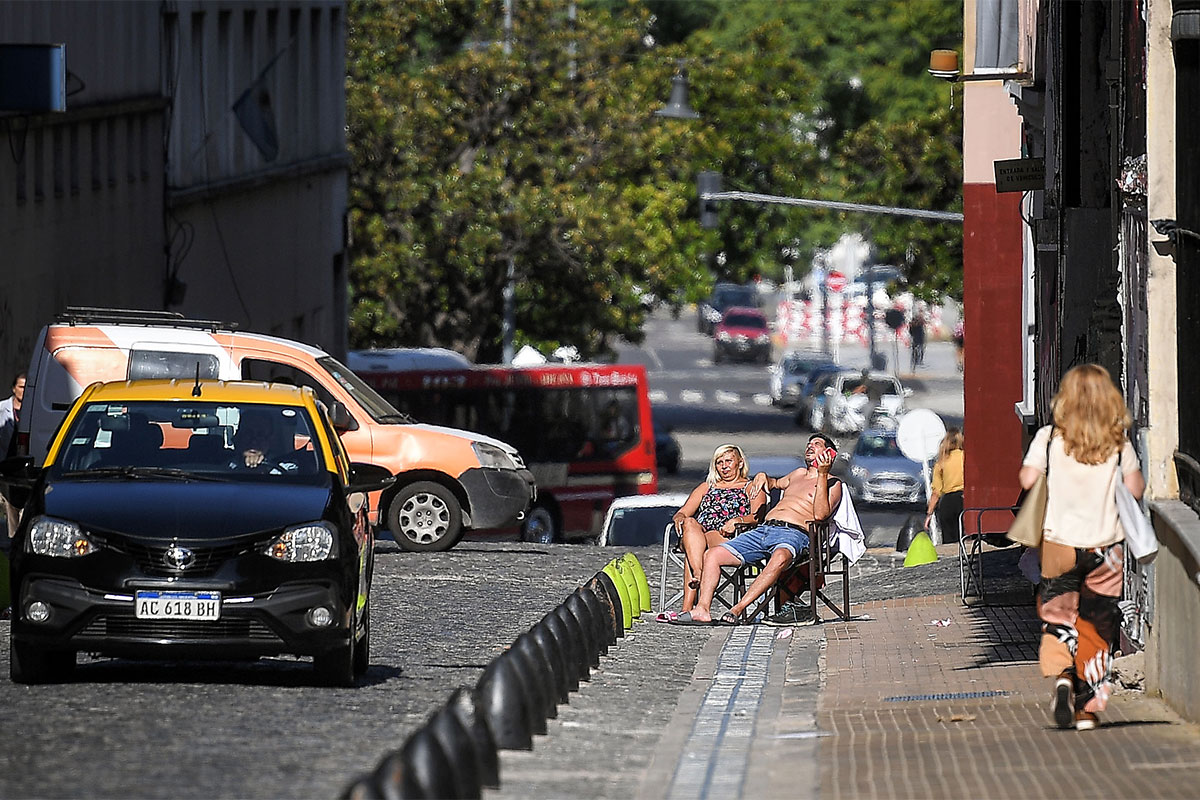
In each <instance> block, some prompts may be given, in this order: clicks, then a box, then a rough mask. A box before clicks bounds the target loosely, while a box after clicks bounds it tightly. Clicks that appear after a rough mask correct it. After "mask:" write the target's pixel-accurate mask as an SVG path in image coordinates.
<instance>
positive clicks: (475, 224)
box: [347, 0, 961, 360]
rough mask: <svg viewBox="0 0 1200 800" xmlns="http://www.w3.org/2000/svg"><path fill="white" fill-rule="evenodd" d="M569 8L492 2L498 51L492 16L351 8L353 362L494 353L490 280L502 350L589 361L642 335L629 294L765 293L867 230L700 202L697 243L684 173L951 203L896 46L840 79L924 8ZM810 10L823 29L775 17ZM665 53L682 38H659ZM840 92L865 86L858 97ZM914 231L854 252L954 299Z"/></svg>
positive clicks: (474, 1) (930, 92) (942, 237)
mask: <svg viewBox="0 0 1200 800" xmlns="http://www.w3.org/2000/svg"><path fill="white" fill-rule="evenodd" d="M567 5H568V4H567V3H566V2H565V0H521V2H515V3H513V4H512V8H513V18H512V27H511V34H509V35H507V36H506V34H505V26H504V18H503V9H504V5H503V3H502V2H500V0H490V1H484V0H406V2H404V3H395V2H387V0H352V1H351V3H350V5H349V14H348V21H349V35H348V42H347V46H348V54H347V63H348V76H347V120H348V139H349V149H350V152H351V156H352V159H353V165H352V170H351V183H350V226H351V235H352V262H351V281H352V287H353V308H352V310H351V340H352V344H353V345H354V346H357V347H362V346H385V345H396V344H402V345H413V346H417V345H440V346H445V347H451V348H453V349H456V350H459V351H460V352H463V353H465V354H466V355H468V356H470V357H472V358H476V359H478V360H492V359H495V358H497V357H498V356H499V352H500V343H501V342H500V339H501V320H502V317H503V313H502V312H503V295H504V288H505V285H506V283H507V282H508V277H507V276H508V270H509V266H510V263H511V265H512V268H513V271H514V274H515V277H516V280H515V283H514V285H515V288H516V293H515V309H516V341H517V345H518V346H519V345H520V344H522V343H531V344H534V345H536V346H539V347H541V348H553V347H554V346H556V345H558V344H572V345H575V346H576V347H578V348H579V349H580V350H581V352H583V353H584V354H585V355H588V356H596V355H602V354H603V353H604V352H605V351H606V350H607V349H609V347H610V344H611V342H612V341H613V339H614V338H615V337H618V336H619V337H625V338H627V339H631V340H634V341H637V340H639V339H640V337H641V325H642V323H643V320H644V315H645V308H644V306H643V305H642V303H641V302H640V300H639V297H640V295H641V294H644V293H653V294H657V295H659V296H664V297H668V296H675V297H679V296H686V297H688V298H690V299H695V298H698V297H699V296H700V295H701V294H702V293H704V292H705V291H707V288H708V287H709V286H710V285H711V282H712V280H713V279H714V277H719V278H731V279H735V280H744V279H746V278H748V277H750V276H751V275H755V274H763V275H767V276H772V277H775V276H777V275H778V274H779V272H780V268H781V263H782V260H783V259H784V258H785V257H786V256H785V254H786V253H789V252H799V251H807V252H811V251H812V250H815V249H817V248H819V247H822V246H827V245H828V244H830V243H832V241H833V240H834V239H836V235H834V232H835V230H836V231H837V232H839V233H840V231H841V230H845V229H847V228H848V227H854V229H859V230H865V228H864V226H863V225H862V224H861V220H839V219H838V218H837V215H834V214H829V213H819V214H817V215H815V216H812V215H810V216H809V217H808V218H805V217H803V216H802V212H799V211H797V210H796V209H794V208H786V207H778V206H774V207H771V206H753V205H749V204H735V203H727V204H723V205H722V208H721V211H720V219H721V226H720V228H719V230H716V231H706V230H702V229H701V228H700V226H699V224H698V205H697V198H696V189H695V176H696V174H697V173H698V172H700V171H702V170H716V171H718V172H720V173H721V174H722V175H723V176H724V180H725V185H726V187H727V188H736V189H743V190H746V191H754V192H761V193H768V194H782V195H792V196H808V197H813V196H818V197H829V198H836V199H847V198H849V199H854V200H860V201H862V202H872V203H885V204H892V205H914V204H918V203H931V204H939V205H932V206H929V207H937V208H945V207H948V205H952V204H953V201H954V198H956V197H957V186H958V182H959V180H960V179H959V177H958V175H959V170H958V169H957V168H956V165H957V161H956V155H955V147H956V146H957V142H956V139H955V138H954V136H953V135H952V133H953V131H952V128H953V121H952V120H951V119H950V118H949V116H948V115H947V114H944V113H943V114H941V115H940V116H938V115H937V114H935V113H933V112H934V111H936V106H937V95H936V92H935V91H934V88H932V87H929V86H926V85H925V84H924V83H921V84H919V85H918V84H914V83H913V82H912V81H911V80H908V81H907V83H906V82H905V80H906V79H903V78H901V77H899V76H897V75H896V74H895V73H894V72H889V71H888V70H887V69H886V66H887V65H888V64H889V63H891V62H888V61H887V60H886V56H887V54H888V53H889V52H891V51H892V50H895V49H896V48H897V46H898V45H897V43H896V41H895V37H894V36H893V41H892V43H891V45H890V49H889V45H888V44H887V43H886V42H870V43H869V44H870V47H868V48H867V50H866V52H865V53H863V54H861V55H860V56H859V57H857V60H856V56H855V55H854V54H853V53H847V52H842V51H843V50H844V49H846V48H850V47H851V46H852V44H853V47H857V48H859V49H861V48H862V43H861V42H860V41H859V37H868V36H883V34H884V33H887V32H888V31H890V30H891V27H894V26H897V25H899V26H908V28H912V27H914V26H915V27H918V28H920V29H921V30H916V31H908V32H907V33H906V34H905V35H906V36H909V37H910V38H914V37H915V38H920V37H925V38H928V36H929V35H930V31H931V30H933V29H934V28H936V27H937V26H935V25H933V24H932V23H930V22H929V21H928V20H926V19H923V17H922V15H924V16H928V15H929V14H930V13H931V12H930V10H929V9H928V8H926V9H924V10H922V7H924V6H935V7H938V8H940V7H941V6H940V4H937V3H928V2H901V0H889V2H880V3H869V4H867V5H869V6H870V7H871V8H873V9H882V8H884V7H886V8H887V14H880V13H875V14H873V15H869V17H868V16H864V17H863V18H862V19H856V18H854V17H853V15H849V16H847V14H848V12H846V11H844V10H843V8H842V7H843V6H850V5H852V4H849V3H842V2H829V3H823V4H818V3H815V2H814V3H790V4H789V3H784V4H779V3H697V4H695V5H694V6H692V7H690V8H689V9H687V10H686V11H685V9H683V8H678V9H675V6H674V4H670V3H661V2H659V3H654V2H651V3H649V4H646V5H643V4H641V3H639V2H634V1H633V0H630V1H629V2H625V0H596V1H595V2H584V1H583V0H579V2H577V3H576V4H575V5H576V8H577V11H578V13H577V15H576V19H575V20H574V21H572V20H571V19H569V17H568V14H567V13H566V10H567ZM685 5H686V4H685ZM858 5H860V6H861V5H864V4H861V3H860V4H858ZM818 6H820V8H821V9H822V12H823V13H824V14H826V15H827V16H828V17H829V20H827V21H831V22H835V23H838V24H839V25H840V26H841V27H839V28H838V30H836V31H830V30H823V26H822V24H821V21H820V20H815V19H807V18H804V19H802V17H804V15H802V14H798V13H797V12H798V10H800V9H806V8H807V9H812V8H816V7H818ZM655 9H657V12H658V15H657V16H656V14H655V13H654V11H655ZM672 9H674V11H672ZM697 10H700V11H703V12H704V13H705V14H707V15H708V16H707V18H705V19H701V18H698V17H697ZM739 11H741V12H744V13H738V12H739ZM906 14H907V16H905V15H906ZM714 15H715V16H714ZM851 20H856V21H855V25H857V27H855V26H853V25H850V21H851ZM889 20H890V22H889ZM705 21H708V22H710V23H711V24H708V25H703V24H701V23H702V22H705ZM939 24H941V21H939ZM655 26H657V29H656V27H655ZM905 30H908V29H907V28H906V29H905ZM672 37H674V38H681V37H686V38H683V40H682V41H681V42H678V43H671V44H663V43H662V42H663V41H667V42H670V41H672ZM831 37H836V38H831ZM904 47H909V48H913V49H914V51H915V48H917V47H924V43H923V41H921V42H918V41H914V42H908V41H906V42H904ZM928 49H929V48H928V47H925V52H928ZM677 59H685V61H684V63H685V64H686V65H687V68H688V71H689V83H690V86H691V89H692V103H693V105H695V106H696V107H697V108H698V109H700V110H701V111H702V113H703V119H701V120H698V121H696V122H691V123H688V122H681V121H676V120H664V119H660V118H657V117H655V116H653V115H652V114H651V113H650V112H651V111H652V110H653V109H654V108H657V107H660V106H661V105H662V104H663V102H664V100H665V99H666V92H667V88H668V87H669V85H670V77H671V74H672V73H673V71H674V70H675V68H676V61H677ZM921 72H922V74H923V67H922V70H921ZM846 75H851V76H852V77H853V76H854V75H861V76H863V77H862V78H861V87H860V88H858V89H854V88H853V86H852V84H853V83H854V82H853V81H851V82H848V79H847V78H845V77H844V76H846ZM924 80H925V81H928V79H927V78H925V79H924ZM929 83H932V81H929ZM910 84H911V85H910ZM916 86H919V90H918V89H917V88H914V87H916ZM847 87H850V88H847ZM847 92H849V94H847ZM910 95H912V96H910ZM948 131H949V133H950V134H951V135H945V134H946V133H947V132H948ZM922 137H931V138H930V139H924V140H923V138H922ZM933 139H937V140H938V144H937V145H936V146H935V145H934V143H933ZM919 225H920V223H918V224H916V225H913V224H911V223H909V224H908V227H905V223H895V224H891V223H883V222H881V221H876V222H875V223H874V225H873V226H871V228H870V235H871V236H872V238H873V240H874V241H875V242H876V244H877V246H878V247H879V248H880V249H881V251H886V252H888V253H892V252H900V253H903V254H904V255H905V256H906V258H905V259H902V260H901V261H902V263H905V264H907V265H908V266H909V268H910V270H911V274H912V275H913V276H914V277H916V278H919V279H926V278H927V279H928V281H929V285H930V286H931V287H934V288H935V289H938V290H950V291H953V290H954V286H955V278H954V273H953V270H950V269H944V268H943V267H944V266H945V265H949V264H950V263H951V261H952V260H953V252H954V249H955V247H956V246H957V247H959V249H961V245H957V244H956V237H958V238H960V236H958V234H957V233H956V232H955V231H946V230H942V231H941V232H940V233H936V234H933V235H931V234H930V230H929V229H928V228H926V229H924V232H922V231H921V229H919ZM941 227H946V226H941ZM797 246H799V247H797ZM717 254H720V255H721V258H720V259H717V258H716V256H717ZM714 273H716V274H714Z"/></svg>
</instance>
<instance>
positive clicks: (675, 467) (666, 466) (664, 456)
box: [654, 426, 683, 475]
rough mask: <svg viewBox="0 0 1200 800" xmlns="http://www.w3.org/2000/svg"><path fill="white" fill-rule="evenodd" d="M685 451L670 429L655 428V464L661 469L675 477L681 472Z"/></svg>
mask: <svg viewBox="0 0 1200 800" xmlns="http://www.w3.org/2000/svg"><path fill="white" fill-rule="evenodd" d="M682 460H683V450H682V448H680V446H679V440H678V439H676V438H675V435H674V434H673V433H671V429H670V428H659V427H657V426H656V427H655V428H654V462H655V464H656V465H657V466H658V468H659V469H662V470H666V471H667V472H668V473H669V474H671V475H674V474H675V473H677V472H679V464H680V462H681V461H682Z"/></svg>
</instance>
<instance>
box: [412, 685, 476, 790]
mask: <svg viewBox="0 0 1200 800" xmlns="http://www.w3.org/2000/svg"><path fill="white" fill-rule="evenodd" d="M426 727H427V728H429V732H430V733H432V734H433V738H434V739H436V740H437V743H438V744H439V745H440V746H441V748H442V753H444V754H445V756H446V760H447V761H449V762H450V781H451V783H453V784H454V794H453V795H451V796H452V797H456V798H461V799H462V800H476V798H479V797H480V796H481V795H482V794H483V786H482V784H481V782H480V779H479V764H478V759H477V757H476V755H475V742H474V741H472V740H471V735H470V734H469V733H467V731H466V729H465V728H464V727H463V725H462V723H460V722H459V721H458V717H456V716H455V715H454V713H453V712H452V711H450V709H448V708H445V707H443V708H442V709H441V710H440V711H438V712H437V713H436V714H434V715H433V718H432V719H430V720H429V723H428V724H427V725H426Z"/></svg>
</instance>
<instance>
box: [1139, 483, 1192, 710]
mask: <svg viewBox="0 0 1200 800" xmlns="http://www.w3.org/2000/svg"><path fill="white" fill-rule="evenodd" d="M1152 510H1153V512H1154V513H1153V514H1152V518H1153V520H1154V532H1155V533H1156V534H1157V535H1158V547H1159V553H1158V558H1157V559H1156V560H1155V561H1154V617H1153V621H1152V623H1151V625H1150V636H1149V637H1147V640H1146V682H1147V686H1146V688H1147V690H1148V691H1150V692H1154V693H1158V694H1161V695H1162V698H1163V700H1165V701H1166V703H1167V704H1168V705H1170V706H1171V707H1172V708H1174V709H1175V710H1176V711H1178V712H1179V713H1180V714H1181V715H1183V716H1184V717H1186V718H1187V719H1189V720H1191V721H1193V722H1195V721H1198V720H1200V670H1197V669H1196V664H1197V663H1200V625H1197V624H1196V620H1200V586H1198V585H1197V581H1198V580H1200V521H1197V518H1196V512H1194V511H1192V509H1191V508H1190V507H1188V506H1186V505H1184V504H1183V503H1181V502H1179V501H1178V500H1162V501H1159V502H1156V503H1154V504H1152Z"/></svg>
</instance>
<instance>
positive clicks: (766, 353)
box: [713, 306, 771, 364]
mask: <svg viewBox="0 0 1200 800" xmlns="http://www.w3.org/2000/svg"><path fill="white" fill-rule="evenodd" d="M713 340H714V341H713V362H714V363H718V364H719V363H720V362H721V361H723V360H725V359H727V358H728V359H732V360H734V361H759V362H762V363H763V364H765V363H767V361H768V360H769V359H770V358H771V329H770V328H769V327H768V326H767V318H766V316H765V315H764V314H763V313H762V312H761V311H759V310H758V309H757V308H746V307H745V306H734V307H733V308H730V309H729V310H728V311H726V312H725V314H724V316H722V317H721V322H720V323H719V324H718V325H717V327H716V330H715V331H714V332H713Z"/></svg>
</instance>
